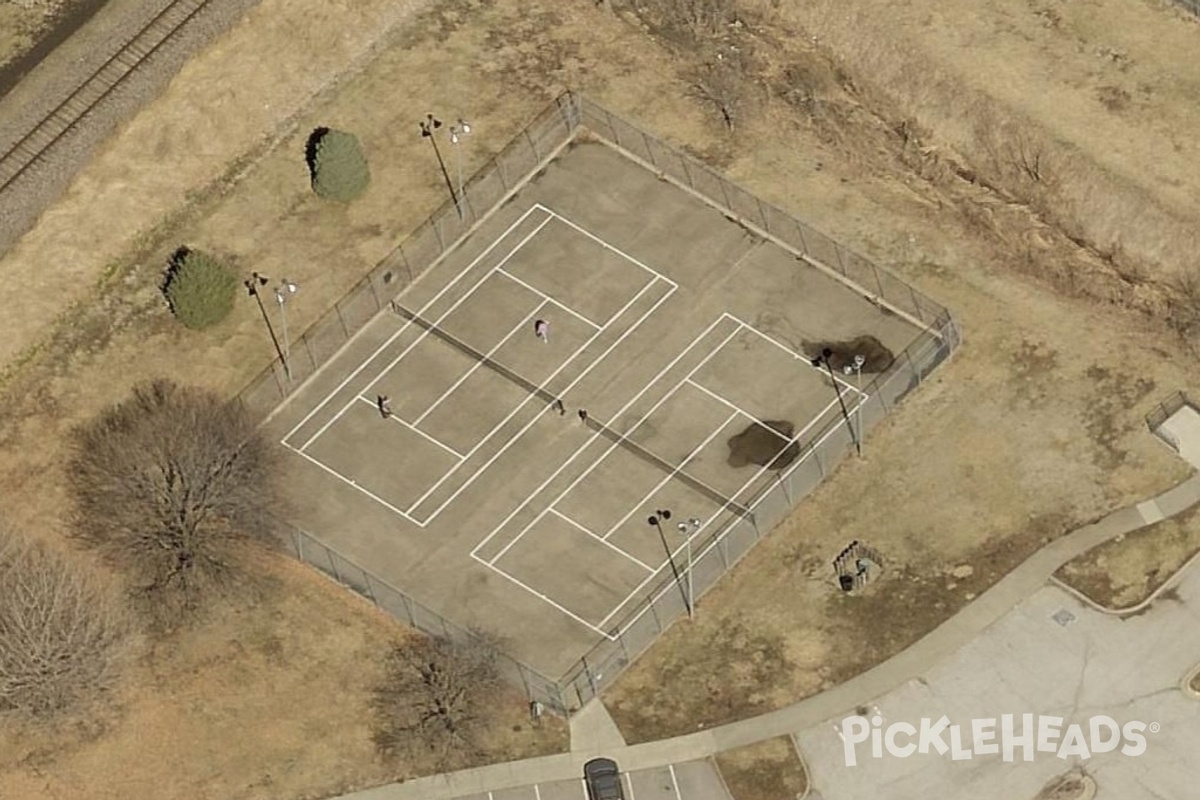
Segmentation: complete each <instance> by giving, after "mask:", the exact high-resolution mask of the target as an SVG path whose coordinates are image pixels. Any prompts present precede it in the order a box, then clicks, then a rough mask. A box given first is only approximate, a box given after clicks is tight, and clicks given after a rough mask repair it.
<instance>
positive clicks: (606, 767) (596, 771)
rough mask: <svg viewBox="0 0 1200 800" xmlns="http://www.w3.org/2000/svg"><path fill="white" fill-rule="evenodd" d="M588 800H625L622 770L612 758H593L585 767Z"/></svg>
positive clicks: (584, 777) (584, 776)
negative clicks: (622, 786)
mask: <svg viewBox="0 0 1200 800" xmlns="http://www.w3.org/2000/svg"><path fill="white" fill-rule="evenodd" d="M583 781H584V783H586V784H587V793H588V800H625V790H624V789H622V788H621V770H620V768H619V767H617V762H615V761H613V760H612V759H611V758H593V759H592V760H591V761H589V762H587V763H586V764H584V765H583Z"/></svg>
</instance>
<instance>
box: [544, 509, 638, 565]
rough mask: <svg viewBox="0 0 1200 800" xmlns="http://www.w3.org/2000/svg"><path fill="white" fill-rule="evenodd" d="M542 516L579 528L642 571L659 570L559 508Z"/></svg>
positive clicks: (549, 510) (548, 510)
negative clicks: (554, 517)
mask: <svg viewBox="0 0 1200 800" xmlns="http://www.w3.org/2000/svg"><path fill="white" fill-rule="evenodd" d="M542 514H553V515H554V516H556V517H558V518H559V519H561V520H562V521H563V522H566V523H567V524H569V525H572V526H574V527H576V528H578V529H579V530H581V531H583V532H584V533H586V534H587V535H588V536H590V537H592V538H593V539H595V540H596V541H597V542H599V543H600V544H602V545H605V546H607V547H608V548H610V549H612V550H616V551H617V552H618V553H620V554H621V555H623V556H625V557H626V558H628V559H629V560H630V561H632V562H633V563H635V564H637V565H638V566H639V567H641V568H642V569H644V570H646V571H647V572H657V571H658V570H656V569H654V567H652V566H650V565H649V564H647V563H646V562H645V561H642V560H641V559H640V558H637V557H636V556H632V555H630V554H629V553H626V552H625V551H624V550H623V549H621V548H620V547H617V546H616V545H615V544H613V543H612V542H610V541H608V540H607V539H605V538H604V537H603V536H597V535H596V534H595V533H593V532H592V529H591V528H585V527H584V526H582V525H580V524H579V523H578V522H576V521H575V520H573V519H571V518H570V517H568V516H567V515H566V514H564V513H562V512H561V511H559V510H558V509H557V508H547V509H546V510H545V511H543V512H542ZM541 516H542V515H541V514H539V515H538V518H539V519H540V518H541ZM535 522H536V520H535Z"/></svg>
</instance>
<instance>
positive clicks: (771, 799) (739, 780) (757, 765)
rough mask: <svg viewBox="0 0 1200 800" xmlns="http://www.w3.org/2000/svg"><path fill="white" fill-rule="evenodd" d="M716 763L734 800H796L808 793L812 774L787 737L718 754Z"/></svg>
mask: <svg viewBox="0 0 1200 800" xmlns="http://www.w3.org/2000/svg"><path fill="white" fill-rule="evenodd" d="M716 762H717V769H719V770H720V771H721V777H722V778H724V779H725V785H726V786H727V787H728V788H729V793H730V794H731V795H733V800H796V799H797V798H800V797H803V796H804V794H805V793H806V792H807V791H808V774H807V773H806V772H805V770H804V765H803V764H802V763H800V757H799V756H798V755H796V748H795V746H794V745H793V744H792V740H791V739H790V738H788V737H787V736H780V737H777V738H775V739H767V740H766V741H765V742H758V743H757V744H752V745H749V746H748V747H739V748H738V749H736V750H727V751H726V752H724V753H718V754H717V756H716Z"/></svg>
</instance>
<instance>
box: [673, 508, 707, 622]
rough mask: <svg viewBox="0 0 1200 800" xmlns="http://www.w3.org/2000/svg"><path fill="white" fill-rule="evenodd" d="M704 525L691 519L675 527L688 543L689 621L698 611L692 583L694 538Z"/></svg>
mask: <svg viewBox="0 0 1200 800" xmlns="http://www.w3.org/2000/svg"><path fill="white" fill-rule="evenodd" d="M703 524H704V523H703V522H701V521H700V520H698V519H696V518H695V517H691V518H690V519H688V521H687V522H680V523H678V524H677V525H676V526H675V527H676V528H678V529H679V532H680V533H682V534H683V537H684V541H686V542H687V596H688V619H691V618H692V617H693V616H694V615H695V611H696V594H695V588H694V585H693V583H692V536H694V535H695V534H696V532H697V531H698V530H700V526H701V525H703Z"/></svg>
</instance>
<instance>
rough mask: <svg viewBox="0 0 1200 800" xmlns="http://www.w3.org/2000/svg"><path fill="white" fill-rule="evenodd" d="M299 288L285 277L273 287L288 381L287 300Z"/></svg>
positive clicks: (284, 368)
mask: <svg viewBox="0 0 1200 800" xmlns="http://www.w3.org/2000/svg"><path fill="white" fill-rule="evenodd" d="M299 288H300V286H299V284H295V283H292V282H291V281H289V280H288V279H287V278H284V279H283V280H282V281H281V282H280V284H279V285H278V286H276V287H275V302H277V303H279V316H280V318H281V319H282V320H283V356H282V358H283V374H285V375H287V379H288V380H289V381H290V380H291V379H292V365H291V364H290V363H289V362H288V358H289V357H290V356H291V355H292V347H291V344H290V342H289V341H288V324H287V301H288V298H289V297H291V296H292V295H294V294H295V293H296V290H297V289H299Z"/></svg>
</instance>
